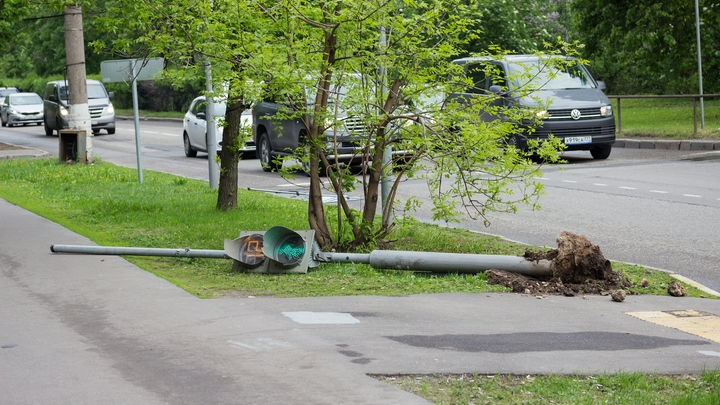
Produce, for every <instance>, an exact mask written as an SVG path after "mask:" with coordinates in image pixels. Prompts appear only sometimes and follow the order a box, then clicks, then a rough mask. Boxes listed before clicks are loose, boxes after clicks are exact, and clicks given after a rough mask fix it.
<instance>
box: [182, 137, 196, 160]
mask: <svg viewBox="0 0 720 405" xmlns="http://www.w3.org/2000/svg"><path fill="white" fill-rule="evenodd" d="M183 146H184V149H185V156H187V157H195V156H197V151H196V150H195V149H193V147H192V145H190V138H189V137H188V134H187V133H184V134H183Z"/></svg>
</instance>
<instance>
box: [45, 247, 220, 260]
mask: <svg viewBox="0 0 720 405" xmlns="http://www.w3.org/2000/svg"><path fill="white" fill-rule="evenodd" d="M50 251H51V252H55V253H85V254H91V255H128V256H165V257H199V258H205V259H228V258H229V257H228V256H226V255H225V251H224V250H204V249H194V250H193V249H160V248H133V247H112V246H82V245H51V246H50Z"/></svg>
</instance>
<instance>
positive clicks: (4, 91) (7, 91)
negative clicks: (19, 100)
mask: <svg viewBox="0 0 720 405" xmlns="http://www.w3.org/2000/svg"><path fill="white" fill-rule="evenodd" d="M17 92H18V91H17V90H15V89H2V90H0V97H3V98H4V97H5V96H7V95H8V94H13V93H17Z"/></svg>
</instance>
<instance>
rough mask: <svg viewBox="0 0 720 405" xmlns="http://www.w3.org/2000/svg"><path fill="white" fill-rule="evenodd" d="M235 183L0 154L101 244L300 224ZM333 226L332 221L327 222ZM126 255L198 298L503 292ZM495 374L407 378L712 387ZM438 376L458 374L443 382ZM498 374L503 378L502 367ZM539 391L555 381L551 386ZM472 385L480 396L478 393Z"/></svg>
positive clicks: (478, 247) (603, 394) (493, 244)
mask: <svg viewBox="0 0 720 405" xmlns="http://www.w3.org/2000/svg"><path fill="white" fill-rule="evenodd" d="M238 193H239V194H238V200H239V201H240V207H239V209H237V210H234V211H231V212H220V211H217V210H216V209H215V203H216V198H217V196H216V191H215V190H211V189H210V188H209V187H208V186H207V183H206V182H203V181H198V180H192V179H187V178H182V177H177V176H173V175H169V174H164V173H158V172H153V171H145V172H144V183H143V184H139V183H138V181H137V173H136V171H135V170H133V169H129V168H123V167H118V166H114V165H112V164H109V163H104V162H101V161H98V162H96V163H94V164H91V165H80V164H78V165H66V164H60V163H59V162H58V161H57V159H55V158H48V159H16V160H4V161H0V197H1V198H3V199H5V200H7V201H9V202H11V203H13V204H16V205H18V206H21V207H23V208H25V209H27V210H29V211H32V212H35V213H36V214H39V215H41V216H43V217H45V218H48V219H50V220H52V221H54V222H56V223H58V224H60V225H62V226H64V227H66V228H68V229H70V230H72V231H74V232H76V233H78V234H81V235H84V236H86V237H88V238H89V239H91V240H92V241H94V242H96V243H97V244H99V245H106V246H130V247H156V248H190V249H216V250H222V249H223V240H224V239H225V238H229V239H232V238H235V237H237V236H238V234H239V232H240V231H241V230H265V229H268V228H270V227H271V226H275V225H283V226H286V227H288V228H291V229H307V228H308V225H307V219H306V218H307V205H306V203H305V202H302V201H296V200H290V199H287V198H283V197H278V196H273V195H268V194H265V193H261V192H253V191H247V190H238ZM326 208H327V217H328V218H335V217H336V213H335V209H334V207H331V206H328V207H326ZM330 227H331V229H333V224H331V225H330ZM388 239H389V240H391V241H392V248H393V249H398V250H417V251H437V252H451V253H453V252H454V253H482V254H510V255H517V254H522V253H523V252H524V251H525V250H526V249H527V248H528V247H527V246H525V245H519V244H515V243H511V242H508V241H505V240H503V239H500V238H497V237H492V236H487V235H482V234H478V233H474V232H470V231H467V230H463V229H453V228H445V227H439V226H436V225H429V224H423V223H418V222H416V221H412V220H408V221H400V222H399V223H398V226H397V227H396V229H394V231H393V233H392V235H390V237H389V238H388ZM58 243H62V241H58ZM535 249H536V250H537V249H540V248H539V247H537V248H535ZM127 259H128V260H129V261H131V262H132V263H134V264H136V265H137V266H139V267H141V268H143V269H145V270H147V271H149V272H152V273H154V274H156V275H158V276H159V277H163V278H165V279H167V280H169V281H171V282H172V283H174V284H176V285H177V286H179V287H181V288H183V289H185V290H186V291H188V292H189V293H191V294H193V295H195V296H197V297H200V298H212V297H217V296H220V295H223V294H226V293H228V292H235V293H236V294H240V295H242V294H246V295H253V296H262V295H265V296H275V297H311V296H338V295H406V294H427V293H441V292H478V293H481V292H503V291H507V290H506V289H505V288H503V287H498V286H493V285H488V284H487V280H486V276H485V275H484V274H477V275H457V274H448V275H446V276H433V275H429V274H423V273H415V272H409V271H394V270H378V269H373V268H372V267H370V266H368V265H355V264H339V263H334V264H324V265H321V266H320V267H318V268H316V269H313V270H311V271H309V272H308V273H307V274H285V275H282V274H281V275H263V274H253V273H245V272H238V271H233V270H232V265H231V262H230V261H229V260H224V259H189V258H173V257H162V258H158V257H127ZM613 268H614V269H615V270H618V271H621V272H622V274H623V275H624V276H625V277H627V278H628V279H629V280H630V281H631V282H632V287H630V289H629V291H630V292H631V293H638V294H657V295H667V285H668V283H670V282H672V281H675V280H674V279H673V278H672V277H670V276H669V275H668V274H666V273H664V272H660V271H654V270H650V269H646V268H643V267H641V266H634V265H628V264H624V263H617V262H616V263H613ZM643 278H645V279H647V280H648V281H649V286H648V287H641V286H640V281H641V280H642V279H643ZM684 287H685V289H686V291H687V293H688V295H689V296H692V297H703V296H706V294H705V293H703V292H702V291H700V290H697V289H695V288H693V287H691V286H688V285H685V286H684ZM568 299H569V300H571V298H568ZM417 378H419V380H417ZM502 378H507V382H506V383H503V384H500V385H497V386H496V388H492V390H491V389H490V388H487V387H484V386H477V385H467V386H462V385H460V383H459V382H457V381H455V380H457V378H456V377H452V378H450V377H429V376H425V377H412V380H411V383H414V382H416V381H421V382H422V384H420V385H421V386H422V387H426V388H422V389H420V388H418V387H414V388H412V387H411V388H412V390H413V392H417V393H418V394H419V395H422V396H426V397H427V398H428V399H430V400H431V401H434V402H436V403H448V404H450V403H452V404H469V403H527V404H530V403H538V404H539V403H551V402H550V401H549V400H548V401H544V400H538V398H558V399H557V400H553V401H555V403H568V404H569V403H593V402H588V401H590V399H587V400H585V399H583V400H582V401H585V402H582V401H580V402H574V398H580V397H577V393H578V392H582V391H584V392H586V393H592V395H595V396H592V395H591V396H585V397H583V398H591V397H592V398H599V399H601V400H602V401H603V402H604V401H605V399H607V400H608V401H609V403H671V402H653V401H655V400H656V398H660V399H658V401H664V400H667V399H669V398H670V397H673V398H674V397H682V396H684V395H690V394H693V395H700V397H697V398H700V399H698V401H699V400H704V399H703V398H706V397H707V398H715V399H717V392H718V389H720V384H719V383H718V380H720V375H718V373H717V372H712V373H708V374H707V375H702V376H689V377H685V376H675V377H662V378H667V379H669V380H670V381H673V384H675V385H673V387H675V388H672V390H670V391H665V392H666V394H665V395H659V396H658V395H656V393H655V391H657V390H658V389H657V388H656V386H655V385H652V384H655V383H656V382H657V381H661V382H658V383H657V384H665V383H662V381H665V380H662V379H660V378H659V377H658V376H653V375H637V376H634V375H633V376H631V377H628V378H627V379H625V380H619V382H614V383H612V384H609V383H605V382H602V381H605V380H602V381H598V382H595V381H591V380H588V378H590V377H561V376H555V377H553V376H547V377H542V378H541V377H538V378H536V379H535V381H543V379H544V378H554V379H556V380H551V381H554V382H549V383H548V385H547V388H545V389H544V391H542V392H540V393H537V394H532V395H530V396H529V397H528V398H531V399H532V398H534V399H532V400H531V399H528V400H527V401H525V400H523V401H524V402H507V401H509V400H508V399H507V398H519V397H517V396H516V395H517V393H522V392H524V391H528V390H529V386H530V385H528V381H525V380H519V381H515V380H513V377H502ZM597 378H601V377H597ZM602 378H610V377H608V376H602ZM693 379H694V380H693ZM404 380H405V377H403V378H397V379H396V380H387V381H388V382H391V383H393V384H399V382H401V381H404ZM441 380H448V381H450V380H453V381H454V382H452V384H451V385H449V386H443V385H442V384H441V383H442V381H441ZM480 380H482V381H485V380H490V379H488V378H484V379H483V378H473V384H475V383H476V382H477V381H480ZM575 380H580V382H579V383H578V382H577V381H575ZM494 381H501V378H498V379H496V380H494ZM607 381H611V380H607ZM612 381H615V380H612ZM465 382H468V381H465ZM701 383H702V384H701ZM533 384H535V383H533ZM573 384H579V385H573ZM668 384H669V383H668ZM598 387H602V388H598ZM638 387H639V388H638ZM404 388H405V387H404ZM407 389H410V388H407ZM638 390H641V391H646V394H644V395H641V394H637V395H635V396H628V398H638V397H639V398H641V399H642V398H644V399H643V400H644V401H645V402H643V401H642V400H640V399H637V400H635V399H633V400H628V401H626V402H622V401H620V400H616V399H617V398H619V397H617V396H610V397H608V396H607V392H610V391H611V392H612V393H614V394H613V395H619V394H618V393H620V392H626V391H629V392H634V391H638ZM706 391H707V392H715V393H716V394H714V395H715V396H714V397H710V396H709V395H711V394H703V393H704V392H706ZM480 392H482V393H486V392H490V393H491V394H489V398H494V399H493V400H488V399H486V396H487V395H485V394H483V395H485V396H483V395H480V394H478V393H480ZM547 392H553V394H552V396H551V395H550V394H548V393H547ZM441 394H442V395H441ZM476 394H477V395H480V397H477V398H476V396H477V395H476ZM588 395H589V394H588ZM628 395H630V394H628ZM478 398H479V399H478ZM501 398H506V399H505V402H499V400H500V399H501ZM697 398H695V399H697ZM495 399H497V400H498V401H496V400H495ZM483 401H484V402H483ZM533 401H535V402H533ZM563 401H564V402H563ZM672 403H674V402H672ZM687 403H717V402H687Z"/></svg>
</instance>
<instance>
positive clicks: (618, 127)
mask: <svg viewBox="0 0 720 405" xmlns="http://www.w3.org/2000/svg"><path fill="white" fill-rule="evenodd" d="M617 105H618V124H617V133H618V134H619V133H620V132H622V119H620V97H618V98H617Z"/></svg>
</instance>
